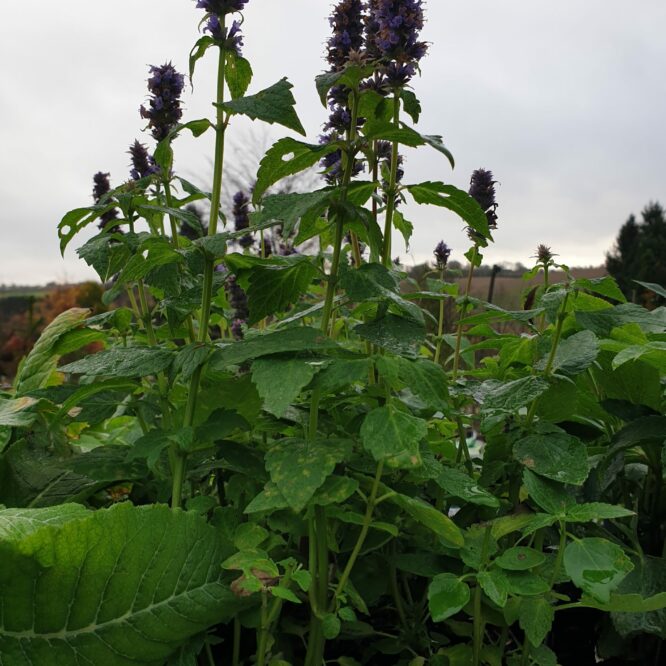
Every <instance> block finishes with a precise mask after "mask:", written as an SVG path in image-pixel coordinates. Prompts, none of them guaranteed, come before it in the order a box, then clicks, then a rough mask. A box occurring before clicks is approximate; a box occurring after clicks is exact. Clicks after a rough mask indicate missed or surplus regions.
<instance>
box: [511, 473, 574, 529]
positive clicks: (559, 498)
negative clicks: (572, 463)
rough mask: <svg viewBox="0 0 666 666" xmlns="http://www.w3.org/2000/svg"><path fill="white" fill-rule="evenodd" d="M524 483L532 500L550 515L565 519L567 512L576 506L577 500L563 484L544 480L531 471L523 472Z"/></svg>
mask: <svg viewBox="0 0 666 666" xmlns="http://www.w3.org/2000/svg"><path fill="white" fill-rule="evenodd" d="M523 483H524V484H525V487H526V488H527V492H528V493H529V496H530V499H532V500H533V501H534V502H536V504H537V505H538V506H540V507H541V508H542V509H543V510H544V511H547V512H548V513H551V514H554V515H556V516H562V517H564V516H565V515H566V513H567V511H568V510H569V509H570V508H571V507H572V506H574V505H575V504H576V500H575V499H574V498H573V497H572V496H571V495H570V494H569V493H568V492H567V491H566V489H565V488H564V486H562V484H560V483H556V482H555V481H550V480H549V479H543V478H541V477H539V476H537V475H536V474H534V473H532V472H530V470H529V469H526V470H524V471H523Z"/></svg>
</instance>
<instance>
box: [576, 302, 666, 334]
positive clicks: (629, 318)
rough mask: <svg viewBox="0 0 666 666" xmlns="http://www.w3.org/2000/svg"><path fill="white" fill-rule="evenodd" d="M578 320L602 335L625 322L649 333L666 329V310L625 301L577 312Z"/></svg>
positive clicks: (582, 325)
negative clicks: (611, 305) (609, 306)
mask: <svg viewBox="0 0 666 666" xmlns="http://www.w3.org/2000/svg"><path fill="white" fill-rule="evenodd" d="M576 321H577V322H578V324H579V325H580V326H581V327H582V328H587V329H589V330H591V331H592V332H593V333H596V334H597V335H600V336H605V335H608V334H609V333H610V332H611V329H613V328H616V327H618V326H624V325H625V324H638V325H639V326H640V327H641V328H642V329H643V330H644V331H646V332H648V333H663V332H664V331H666V310H663V308H662V309H657V310H653V311H650V310H646V309H645V308H643V307H641V306H640V305H636V304H635V303H623V304H621V305H616V306H615V307H612V308H605V309H604V310H596V311H593V312H576Z"/></svg>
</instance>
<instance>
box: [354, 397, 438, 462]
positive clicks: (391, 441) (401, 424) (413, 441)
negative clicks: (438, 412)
mask: <svg viewBox="0 0 666 666" xmlns="http://www.w3.org/2000/svg"><path fill="white" fill-rule="evenodd" d="M427 434H428V426H427V423H426V422H425V421H424V420H423V419H419V418H416V417H415V416H411V414H406V413H405V412H401V411H399V410H397V409H395V408H394V407H391V406H384V407H377V408H376V409H373V410H372V411H371V412H370V413H369V414H368V415H367V416H366V417H365V419H364V420H363V425H362V426H361V439H362V441H363V446H364V447H365V448H366V449H367V450H368V451H370V453H371V454H372V455H373V457H374V459H375V460H377V461H379V460H386V461H387V462H388V463H389V464H391V459H392V458H397V459H399V458H400V457H401V456H408V457H409V459H410V460H411V461H412V463H411V465H410V466H414V465H417V464H419V462H420V460H421V457H420V454H419V444H420V443H421V441H422V440H423V439H425V437H426V435H427Z"/></svg>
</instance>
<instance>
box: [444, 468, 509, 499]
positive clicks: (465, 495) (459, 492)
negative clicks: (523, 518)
mask: <svg viewBox="0 0 666 666" xmlns="http://www.w3.org/2000/svg"><path fill="white" fill-rule="evenodd" d="M433 480H434V481H435V483H436V484H437V485H438V486H439V487H440V488H441V489H442V490H444V491H445V492H447V493H448V494H449V495H453V496H454V497H459V498H460V499H463V500H465V501H467V502H471V503H472V504H477V505H479V506H489V507H491V508H493V509H498V508H499V506H500V501H499V500H498V499H497V497H495V496H494V495H492V494H491V493H489V492H488V491H487V490H486V489H485V488H482V487H481V486H480V485H479V483H478V482H477V481H475V480H474V479H473V478H472V477H471V476H468V475H467V474H465V472H463V471H461V470H459V469H453V468H451V467H444V468H442V470H441V472H440V473H439V474H438V475H437V476H436V477H435V478H434V479H433Z"/></svg>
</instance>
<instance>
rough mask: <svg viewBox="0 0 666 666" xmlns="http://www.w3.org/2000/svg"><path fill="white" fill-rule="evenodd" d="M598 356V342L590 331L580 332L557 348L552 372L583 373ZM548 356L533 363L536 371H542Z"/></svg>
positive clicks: (565, 373)
mask: <svg viewBox="0 0 666 666" xmlns="http://www.w3.org/2000/svg"><path fill="white" fill-rule="evenodd" d="M598 355H599V340H597V336H596V335H595V334H594V333H592V331H580V332H579V333H574V335H572V336H571V337H568V338H565V339H564V340H562V341H561V342H560V344H559V345H558V346H557V350H556V352H555V356H554V359H553V364H552V368H551V369H552V371H553V372H555V373H559V374H563V375H569V376H573V375H579V374H580V373H581V372H585V370H587V369H588V368H589V367H590V366H591V365H592V364H593V363H594V361H595V360H596V358H597V356H598ZM549 356H550V354H548V355H547V356H546V357H544V358H542V359H541V360H540V361H538V362H537V363H535V365H534V367H535V369H536V370H544V369H545V367H546V364H547V359H548V358H549Z"/></svg>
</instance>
